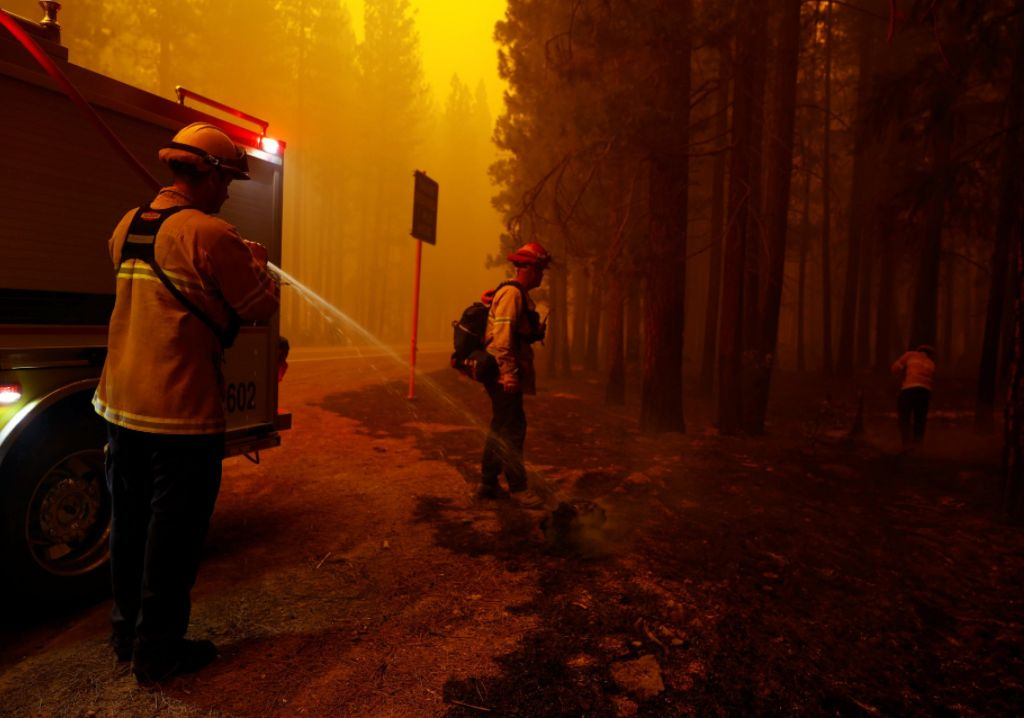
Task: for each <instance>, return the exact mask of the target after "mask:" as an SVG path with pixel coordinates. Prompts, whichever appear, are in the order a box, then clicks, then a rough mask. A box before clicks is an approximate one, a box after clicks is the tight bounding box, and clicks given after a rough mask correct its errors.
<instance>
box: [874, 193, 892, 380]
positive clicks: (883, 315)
mask: <svg viewBox="0 0 1024 718" xmlns="http://www.w3.org/2000/svg"><path fill="white" fill-rule="evenodd" d="M892 226H893V217H892V215H891V214H888V213H886V214H884V215H882V216H881V217H880V218H879V221H878V250H879V259H878V263H879V265H880V266H879V273H878V274H879V276H878V304H877V306H876V309H877V313H876V319H875V361H874V366H875V371H876V372H878V373H880V374H885V373H888V372H889V366H890V364H891V363H892V361H893V357H892V356H891V353H892V335H893V321H892V315H893V312H895V311H896V307H895V306H894V303H893V281H894V279H895V273H894V271H893V262H895V257H894V256H893V255H894V252H893V247H892Z"/></svg>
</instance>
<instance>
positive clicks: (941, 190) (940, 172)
mask: <svg viewBox="0 0 1024 718" xmlns="http://www.w3.org/2000/svg"><path fill="white" fill-rule="evenodd" d="M939 112H941V113H942V114H941V116H940V117H939V118H938V127H937V128H936V131H935V137H934V144H935V164H934V167H933V168H932V172H933V173H934V174H935V175H936V177H937V180H936V182H935V187H934V189H933V192H932V196H931V198H930V199H929V201H928V215H927V218H926V220H925V237H924V247H923V248H922V249H921V258H920V261H919V262H918V265H917V266H918V271H917V281H916V285H915V291H914V314H913V317H914V318H913V324H912V325H911V327H910V344H911V346H918V345H921V344H930V345H932V346H934V345H935V343H936V324H937V311H936V309H937V305H938V297H939V264H940V259H941V257H942V225H943V221H944V220H945V216H946V199H947V197H948V196H949V192H950V188H951V179H952V178H951V169H950V161H949V160H950V152H951V147H952V143H953V116H952V114H951V113H952V108H951V107H948V106H947V107H945V108H942V109H940V110H939Z"/></svg>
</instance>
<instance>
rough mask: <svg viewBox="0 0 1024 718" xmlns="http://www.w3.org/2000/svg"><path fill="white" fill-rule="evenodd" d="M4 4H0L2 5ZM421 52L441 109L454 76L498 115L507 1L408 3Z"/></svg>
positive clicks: (359, 15)
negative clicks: (501, 27) (481, 88)
mask: <svg viewBox="0 0 1024 718" xmlns="http://www.w3.org/2000/svg"><path fill="white" fill-rule="evenodd" d="M0 2H2V0H0ZM347 4H348V7H349V9H350V10H351V11H352V24H353V25H354V27H355V28H356V34H357V35H359V36H361V35H362V28H363V0H347ZM409 4H410V5H411V6H412V8H413V11H414V12H415V13H416V27H417V28H418V29H419V33H420V47H421V49H422V51H423V73H424V75H425V76H426V79H427V82H428V83H430V86H431V88H432V90H433V92H434V99H435V100H436V101H437V102H438V104H439V105H442V106H443V103H444V100H445V98H446V97H447V96H448V86H449V83H450V81H451V78H452V74H454V73H458V75H459V77H460V78H462V81H463V82H465V83H466V84H467V85H469V87H470V89H475V88H476V85H477V83H478V82H479V81H480V80H483V81H484V85H485V86H486V87H487V102H488V105H489V106H490V110H491V116H492V117H495V116H497V115H498V113H499V112H500V110H501V97H502V92H503V91H504V89H505V83H504V82H503V81H502V80H501V79H500V78H499V77H498V54H497V53H498V49H497V46H496V45H495V44H494V23H495V22H497V21H498V20H500V19H502V18H503V17H504V16H505V0H410V3H409Z"/></svg>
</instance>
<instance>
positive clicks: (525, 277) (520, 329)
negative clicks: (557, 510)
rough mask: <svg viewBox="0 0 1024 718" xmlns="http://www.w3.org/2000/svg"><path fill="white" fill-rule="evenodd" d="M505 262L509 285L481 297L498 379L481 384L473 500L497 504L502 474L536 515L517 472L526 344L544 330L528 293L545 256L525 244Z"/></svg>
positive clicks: (528, 384) (521, 471)
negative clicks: (511, 274)
mask: <svg viewBox="0 0 1024 718" xmlns="http://www.w3.org/2000/svg"><path fill="white" fill-rule="evenodd" d="M508 261H509V262H511V263H512V265H513V266H514V267H515V270H516V274H515V279H514V280H513V281H512V282H510V283H506V284H504V285H503V286H500V287H499V288H498V289H497V291H496V292H494V293H493V294H489V295H487V296H485V300H486V299H490V309H489V312H488V315H487V333H486V336H485V338H484V339H485V344H486V347H487V351H488V353H490V354H491V355H492V356H493V357H494V358H495V360H496V362H497V364H498V376H497V378H496V379H493V380H491V381H487V382H485V383H484V386H485V388H486V389H487V394H488V396H489V397H490V399H491V409H492V415H491V426H490V433H489V434H488V435H487V441H486V443H485V444H484V454H483V459H482V461H481V480H480V489H479V491H478V494H477V495H478V496H479V497H480V498H483V499H495V498H499V497H500V496H501V493H502V492H501V488H500V487H499V485H498V475H499V474H500V473H501V472H502V470H504V472H505V479H506V480H507V481H508V490H509V494H510V495H511V496H512V498H513V499H514V500H515V501H516V502H517V503H518V504H519V505H520V506H521V507H523V508H527V509H538V508H542V507H543V501H542V500H541V499H540V497H539V496H537V494H536V493H535V492H534V491H533V490H532V489H530V488H529V487H528V486H527V480H526V470H525V468H524V467H523V443H524V441H525V439H526V413H525V411H524V409H523V395H524V394H536V393H537V387H536V373H535V371H534V367H533V347H532V344H533V343H535V342H537V341H540V340H543V338H544V332H545V328H546V327H545V325H544V323H542V322H541V321H540V316H539V315H538V314H537V311H536V306H535V305H534V303H533V299H531V298H530V294H529V292H530V290H531V289H536V288H537V287H539V286H540V284H541V282H542V281H543V279H544V270H545V269H547V266H548V265H549V264H550V263H551V255H550V254H548V252H547V250H546V249H544V247H542V246H541V245H540V244H538V243H537V242H530V243H528V244H525V245H523V246H522V247H520V248H519V249H517V250H516V251H515V252H513V253H512V254H510V255H508Z"/></svg>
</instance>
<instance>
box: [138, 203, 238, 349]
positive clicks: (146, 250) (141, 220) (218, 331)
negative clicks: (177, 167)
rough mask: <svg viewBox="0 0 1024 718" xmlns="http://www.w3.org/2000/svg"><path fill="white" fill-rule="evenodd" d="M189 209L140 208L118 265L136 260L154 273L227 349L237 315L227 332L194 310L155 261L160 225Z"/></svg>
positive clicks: (201, 312)
mask: <svg viewBox="0 0 1024 718" xmlns="http://www.w3.org/2000/svg"><path fill="white" fill-rule="evenodd" d="M183 209H191V208H190V207H180V206H179V207H168V208H167V209H152V208H150V207H139V209H137V210H136V211H135V216H134V217H132V222H131V224H130V225H129V226H128V236H127V237H125V240H124V245H123V246H122V247H121V262H124V261H125V260H126V259H139V260H142V261H143V262H145V263H146V264H148V265H149V267H150V269H152V270H153V273H154V274H156V276H157V277H158V278H159V279H160V281H161V282H162V283H163V285H164V286H165V287H167V291H169V292H170V293H171V294H172V295H173V296H174V298H175V299H177V300H178V301H179V302H180V303H181V305H182V306H183V307H185V309H187V310H188V311H189V312H191V313H192V314H193V315H195V317H196V318H198V319H199V320H200V321H201V322H202V323H203V324H205V325H206V326H207V327H209V328H210V331H212V332H213V333H214V335H216V337H217V339H219V340H220V344H221V346H222V347H223V348H225V349H227V348H229V347H230V346H231V345H232V344H234V342H235V337H237V336H238V327H239V321H238V317H237V315H235V313H234V312H231V313H230V314H231V322H230V324H229V326H228V327H227V329H223V328H221V327H219V326H217V324H216V323H215V322H214V321H213V320H212V319H210V317H209V316H207V315H206V313H205V312H204V311H203V310H202V309H200V308H199V307H197V306H196V305H195V303H194V302H193V301H192V300H190V299H189V298H188V297H186V296H185V295H184V294H183V293H182V291H181V290H180V289H178V288H177V287H176V286H174V282H172V281H171V279H170V277H168V276H167V274H166V273H165V272H164V270H163V269H161V268H160V265H159V264H157V262H156V251H155V246H156V234H157V232H158V231H159V230H160V226H161V225H162V224H163V223H164V222H165V221H166V220H167V218H168V217H170V216H171V215H174V214H176V213H178V212H180V211H181V210H183Z"/></svg>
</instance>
